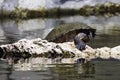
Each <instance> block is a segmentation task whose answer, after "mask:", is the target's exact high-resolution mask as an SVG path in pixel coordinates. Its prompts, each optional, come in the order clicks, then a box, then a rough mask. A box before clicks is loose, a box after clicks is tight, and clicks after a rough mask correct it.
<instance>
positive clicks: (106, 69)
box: [0, 16, 120, 80]
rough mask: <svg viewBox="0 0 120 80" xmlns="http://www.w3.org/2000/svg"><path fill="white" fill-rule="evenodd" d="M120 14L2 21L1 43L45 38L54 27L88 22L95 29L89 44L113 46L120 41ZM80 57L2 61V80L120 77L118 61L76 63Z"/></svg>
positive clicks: (116, 78) (99, 79) (107, 79)
mask: <svg viewBox="0 0 120 80" xmlns="http://www.w3.org/2000/svg"><path fill="white" fill-rule="evenodd" d="M119 21H120V16H113V17H103V16H98V17H96V16H89V17H83V16H70V17H63V18H49V19H41V18H39V19H29V20H0V44H7V43H13V42H16V41H18V40H19V39H22V38H27V39H33V38H38V37H40V38H42V39H44V38H45V37H46V36H47V35H48V34H49V32H50V31H52V30H53V29H54V27H55V26H57V25H60V24H65V23H76V22H80V23H85V24H87V25H89V26H91V27H92V28H95V29H96V37H95V39H94V41H93V42H92V43H89V45H90V46H92V47H94V48H97V47H104V46H108V47H114V46H117V45H119V44H120V42H119V41H120V38H119V35H120V23H119ZM77 59H78V58H58V59H56V58H55V59H50V58H30V59H28V60H21V62H18V63H14V64H12V65H10V64H9V63H8V62H7V61H5V60H0V80H119V79H120V77H119V75H120V71H119V70H120V62H119V60H100V59H97V60H92V61H90V62H88V63H85V64H80V63H77V62H76V60H77Z"/></svg>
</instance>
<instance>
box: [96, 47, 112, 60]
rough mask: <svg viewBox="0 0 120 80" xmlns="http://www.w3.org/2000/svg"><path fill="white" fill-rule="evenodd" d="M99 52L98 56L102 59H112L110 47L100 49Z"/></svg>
mask: <svg viewBox="0 0 120 80" xmlns="http://www.w3.org/2000/svg"><path fill="white" fill-rule="evenodd" d="M97 52H98V53H97V54H99V57H100V58H103V59H109V58H110V57H111V54H110V48H109V47H103V48H98V49H97Z"/></svg>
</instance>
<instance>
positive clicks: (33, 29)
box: [0, 16, 120, 47]
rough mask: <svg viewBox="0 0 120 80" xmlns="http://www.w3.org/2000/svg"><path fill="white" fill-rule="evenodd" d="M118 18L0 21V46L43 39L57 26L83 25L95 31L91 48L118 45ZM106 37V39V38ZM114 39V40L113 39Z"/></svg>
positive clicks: (119, 18) (76, 17) (78, 17)
mask: <svg viewBox="0 0 120 80" xmlns="http://www.w3.org/2000/svg"><path fill="white" fill-rule="evenodd" d="M119 21H120V16H113V17H103V16H98V17H96V16H89V17H84V16H71V17H63V18H58V19H56V18H55V19H54V18H53V19H30V20H0V44H5V43H10V42H15V41H17V40H19V39H21V38H28V39H33V38H38V37H40V38H42V39H44V38H45V37H46V36H47V35H48V34H49V33H50V32H51V31H52V30H53V29H54V27H56V26H57V25H60V24H65V23H76V22H77V23H85V24H87V25H88V26H90V27H92V28H94V29H96V34H97V35H96V37H95V39H94V44H92V47H103V46H109V47H114V46H117V45H119V40H120V39H119V35H120V27H119V26H120V23H119ZM106 37H107V38H106ZM113 37H114V38H113Z"/></svg>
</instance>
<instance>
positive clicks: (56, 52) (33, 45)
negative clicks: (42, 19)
mask: <svg viewBox="0 0 120 80" xmlns="http://www.w3.org/2000/svg"><path fill="white" fill-rule="evenodd" d="M32 56H34V57H48V58H52V57H54V58H56V57H59V56H60V57H79V58H85V59H87V60H91V59H95V58H102V59H109V58H114V59H120V46H116V47H113V48H109V47H102V48H96V49H93V48H91V47H89V46H86V50H84V51H80V50H78V49H77V48H75V46H74V43H73V42H64V43H54V42H48V41H47V40H42V39H40V38H37V39H32V40H28V39H22V40H19V41H18V42H16V43H13V44H6V45H1V46H0V57H1V58H7V57H22V58H29V57H32Z"/></svg>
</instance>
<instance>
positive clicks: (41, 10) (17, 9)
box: [0, 0, 120, 19]
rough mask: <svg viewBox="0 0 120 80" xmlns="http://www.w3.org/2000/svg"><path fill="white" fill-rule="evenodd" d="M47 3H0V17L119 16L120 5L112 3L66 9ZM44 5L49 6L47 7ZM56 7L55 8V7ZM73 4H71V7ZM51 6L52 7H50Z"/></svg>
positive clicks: (23, 1) (40, 1)
mask: <svg viewBox="0 0 120 80" xmlns="http://www.w3.org/2000/svg"><path fill="white" fill-rule="evenodd" d="M48 2H49V1H43V0H35V1H34V2H33V1H32V0H31V1H28V0H13V1H12V2H5V1H3V2H2V1H1V2H0V17H1V18H21V19H29V18H38V17H62V16H70V15H82V16H89V15H95V16H99V15H104V16H107V17H111V16H114V15H119V13H120V4H119V3H113V2H105V3H103V4H99V3H96V4H94V5H88V4H84V5H83V6H79V7H74V8H68V7H64V6H67V4H66V5H65V4H64V5H59V6H58V5H57V4H55V3H52V2H51V3H49V4H48ZM46 5H49V7H47V6H46ZM55 5H56V6H55ZM72 5H73V4H71V6H72ZM50 6H52V7H50Z"/></svg>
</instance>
